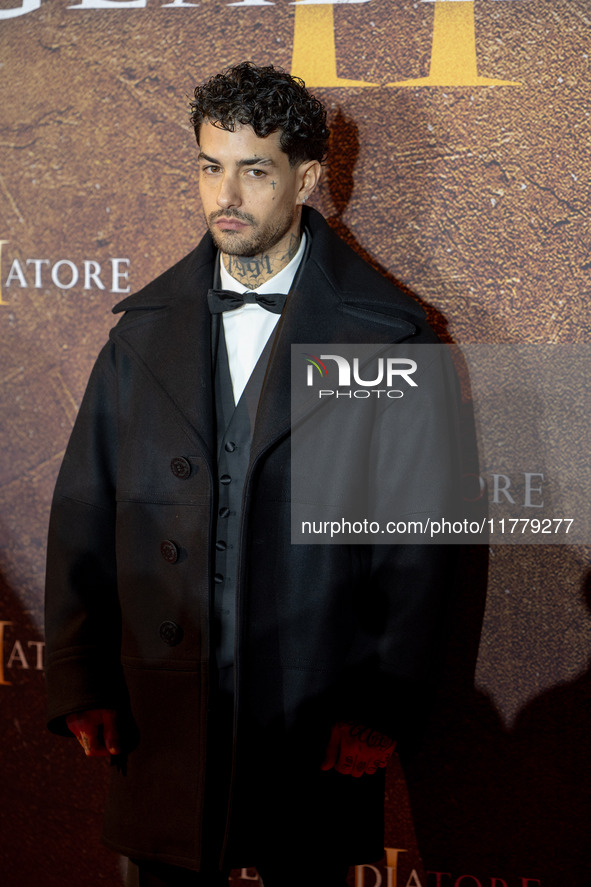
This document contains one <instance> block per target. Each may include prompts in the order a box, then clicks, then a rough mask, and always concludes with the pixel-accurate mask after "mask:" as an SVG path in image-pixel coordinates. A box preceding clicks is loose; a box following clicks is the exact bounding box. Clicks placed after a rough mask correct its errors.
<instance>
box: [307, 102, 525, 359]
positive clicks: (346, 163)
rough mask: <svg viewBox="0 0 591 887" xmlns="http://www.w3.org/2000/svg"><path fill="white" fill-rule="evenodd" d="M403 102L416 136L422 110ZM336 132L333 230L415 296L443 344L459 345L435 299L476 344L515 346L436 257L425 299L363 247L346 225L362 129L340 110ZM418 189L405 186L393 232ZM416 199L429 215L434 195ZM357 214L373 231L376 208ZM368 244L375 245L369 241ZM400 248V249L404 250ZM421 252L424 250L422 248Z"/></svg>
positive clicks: (403, 114)
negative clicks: (450, 310)
mask: <svg viewBox="0 0 591 887" xmlns="http://www.w3.org/2000/svg"><path fill="white" fill-rule="evenodd" d="M397 101H398V107H397V113H398V116H399V117H400V119H401V120H403V121H404V126H405V129H406V130H409V129H410V130H412V131H413V132H414V130H416V129H417V128H418V127H419V122H420V121H419V118H417V109H416V107H414V106H413V107H411V106H410V105H409V107H408V108H406V107H405V105H404V103H405V102H409V101H410V99H409V97H405V96H404V95H402V94H401V95H400V96H399V97H398V100H397ZM330 128H331V138H330V153H329V157H328V162H327V166H326V182H327V189H328V194H329V200H327V201H326V202H327V204H329V205H328V206H322V205H321V206H320V208H321V210H322V211H323V213H324V215H325V216H326V218H327V222H328V224H329V225H330V226H331V228H332V229H333V230H334V231H335V232H336V233H337V234H338V235H339V236H340V237H341V238H342V239H343V240H344V241H345V243H347V244H348V245H349V246H350V247H351V248H352V249H353V250H354V251H355V252H356V253H357V254H358V255H359V256H361V258H362V259H364V260H365V261H366V262H367V263H368V264H369V265H371V266H372V267H373V268H375V269H376V270H377V271H379V273H380V274H382V275H383V276H384V277H386V278H387V279H388V280H390V281H391V282H392V283H394V284H395V285H396V286H398V287H400V288H401V289H402V290H403V291H404V292H406V293H408V294H409V295H411V296H412V297H413V298H414V299H415V300H416V301H417V302H418V303H419V304H420V305H421V306H422V307H423V309H424V310H425V313H426V315H427V319H428V321H429V323H430V324H431V326H432V327H433V329H434V330H435V332H436V333H437V335H438V336H439V337H440V339H441V340H442V341H443V342H447V343H449V344H453V343H454V339H453V338H452V335H451V333H450V332H449V329H448V323H449V321H448V319H447V318H446V316H445V315H444V314H443V313H442V312H441V311H439V310H438V309H437V308H436V307H435V306H434V305H433V304H430V301H429V299H430V298H433V297H434V296H438V297H439V298H442V299H443V300H444V302H445V303H446V304H448V303H449V304H452V305H453V306H454V312H455V314H456V315H460V314H461V316H462V319H463V322H464V324H466V325H468V326H469V328H470V330H471V333H472V335H471V338H472V336H473V337H474V338H473V339H472V340H473V341H482V342H487V341H488V342H510V341H512V336H511V335H510V334H509V332H508V330H507V328H506V326H505V324H504V321H502V320H501V318H500V317H499V316H498V315H492V314H490V313H489V311H488V310H487V309H486V308H485V307H483V305H482V304H480V303H479V302H478V301H477V300H476V299H475V298H471V297H469V296H467V295H466V293H465V292H464V291H463V290H462V289H461V288H460V286H459V284H458V283H457V282H455V281H454V280H450V279H449V278H444V277H443V276H441V275H440V273H439V271H438V269H437V266H436V264H435V261H434V260H432V258H431V257H425V258H424V263H425V266H426V267H425V271H426V275H425V280H427V281H428V287H429V292H427V293H425V294H424V295H423V293H418V292H415V291H414V290H411V289H410V288H409V287H408V286H407V285H406V284H405V283H404V282H403V281H402V280H400V279H398V278H396V277H395V275H394V274H393V273H392V272H391V271H390V270H388V269H387V268H385V267H384V266H383V265H381V264H380V262H378V261H377V259H376V258H375V256H373V255H371V254H370V253H369V252H368V251H367V250H366V249H365V247H363V246H362V245H361V244H360V243H359V241H358V240H357V237H356V236H355V234H354V233H353V232H352V231H351V230H350V228H348V227H347V225H346V224H345V222H344V220H343V219H344V215H345V212H346V210H347V208H348V206H349V203H350V201H351V197H352V194H353V190H354V186H355V180H354V170H355V165H356V163H357V160H358V159H359V155H360V151H361V149H360V142H359V129H358V126H357V123H356V122H355V120H354V119H352V118H351V117H348V116H347V114H346V113H345V112H344V111H343V109H342V108H340V107H339V108H338V110H337V111H336V113H335V115H334V117H333V118H332V119H331V120H330ZM422 139H424V133H423V131H422V130H420V131H417V132H416V138H415V141H416V142H417V143H420V141H421V140H422ZM374 162H375V161H374ZM379 162H380V163H381V162H385V161H383V160H380V161H379ZM322 184H323V183H322V182H321V192H322ZM412 188H413V183H412V182H411V183H408V182H405V183H404V186H403V188H401V190H400V192H399V193H400V197H401V203H400V207H397V205H396V202H394V203H393V205H392V206H391V210H390V218H391V221H392V223H393V229H395V223H396V221H400V218H399V217H401V214H402V216H405V215H406V213H408V212H409V208H408V206H407V202H408V197H409V193H410V194H411V195H412V193H413V191H412ZM409 189H410V192H409ZM396 193H398V192H396ZM416 194H417V200H419V199H420V201H421V206H422V207H423V208H422V211H424V207H428V206H429V195H427V194H425V193H424V189H423V188H422V186H421V188H417V191H416ZM405 201H406V202H405ZM321 202H322V201H321ZM423 205H424V206H423ZM356 209H358V210H359V216H360V218H361V219H363V220H364V222H365V224H366V225H370V226H371V224H372V222H371V221H368V219H371V213H370V212H369V210H370V207H369V206H367V205H365V206H363V205H362V206H359V207H357V206H356ZM366 233H368V234H369V233H371V232H369V231H367V229H366V231H364V232H363V233H362V235H361V236H362V237H365V234H366ZM377 236H378V237H381V238H383V237H384V236H387V235H385V234H384V231H383V230H382V232H381V234H378V235H377ZM367 239H368V240H371V238H369V237H368V238H367ZM404 242H405V243H406V242H407V238H406V237H405V238H404ZM383 246H384V248H386V249H390V248H391V247H392V248H393V249H395V242H394V240H393V243H392V244H390V243H389V242H388V243H385V244H383ZM398 248H400V246H399V247H398ZM422 248H424V247H422ZM417 249H419V248H418V247H417ZM394 261H395V260H394ZM395 270H396V269H394V271H395ZM426 285H427V284H426Z"/></svg>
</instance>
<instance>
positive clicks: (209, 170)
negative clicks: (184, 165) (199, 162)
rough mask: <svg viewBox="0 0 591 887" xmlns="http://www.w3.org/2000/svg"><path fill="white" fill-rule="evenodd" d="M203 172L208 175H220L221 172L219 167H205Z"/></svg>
mask: <svg viewBox="0 0 591 887" xmlns="http://www.w3.org/2000/svg"><path fill="white" fill-rule="evenodd" d="M202 171H203V172H206V173H218V172H219V171H220V167H219V166H203V167H202Z"/></svg>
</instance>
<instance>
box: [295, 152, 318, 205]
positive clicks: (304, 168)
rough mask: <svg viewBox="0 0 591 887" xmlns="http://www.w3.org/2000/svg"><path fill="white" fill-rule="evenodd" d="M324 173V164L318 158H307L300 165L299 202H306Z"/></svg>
mask: <svg viewBox="0 0 591 887" xmlns="http://www.w3.org/2000/svg"><path fill="white" fill-rule="evenodd" d="M321 174H322V166H321V165H320V162H319V161H318V160H305V161H304V162H303V163H302V164H301V165H300V189H299V191H298V201H297V202H298V203H305V202H306V200H307V199H308V197H309V196H310V194H312V192H313V191H314V189H315V188H316V185H317V184H318V182H319V181H320V176H321Z"/></svg>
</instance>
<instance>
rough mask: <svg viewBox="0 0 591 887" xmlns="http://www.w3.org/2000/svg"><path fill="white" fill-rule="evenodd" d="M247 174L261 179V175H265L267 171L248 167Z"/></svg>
mask: <svg viewBox="0 0 591 887" xmlns="http://www.w3.org/2000/svg"><path fill="white" fill-rule="evenodd" d="M248 174H249V175H250V176H252V177H253V178H254V179H262V178H263V176H265V175H267V173H266V172H264V170H262V169H249V170H248Z"/></svg>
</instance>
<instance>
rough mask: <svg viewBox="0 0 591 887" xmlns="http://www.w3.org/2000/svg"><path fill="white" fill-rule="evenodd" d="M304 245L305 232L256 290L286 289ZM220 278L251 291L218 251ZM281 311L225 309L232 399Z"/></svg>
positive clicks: (239, 289) (226, 286)
mask: <svg viewBox="0 0 591 887" xmlns="http://www.w3.org/2000/svg"><path fill="white" fill-rule="evenodd" d="M305 248H306V235H305V234H302V239H301V241H300V245H299V248H298V251H297V253H296V254H295V256H294V257H293V259H292V260H291V261H290V262H289V264H287V265H286V266H285V268H282V269H281V271H279V272H278V273H277V274H275V275H274V276H273V277H271V278H270V279H269V280H266V281H265V283H262V284H261V285H260V286H257V288H256V292H257V293H261V295H264V294H265V293H288V292H289V289H290V287H291V284H292V283H293V279H294V277H295V275H296V271H297V270H298V268H299V265H300V262H301V261H302V256H303V255H304V250H305ZM219 261H220V282H221V285H222V289H225V290H231V291H232V292H235V293H247V292H252V291H253V289H252V287H247V286H244V284H243V283H240V282H239V281H238V280H236V278H234V277H232V275H231V274H229V273H228V272H227V271H226V268H225V266H224V263H223V261H222V256H221V253H220V259H219ZM280 316H281V315H280V314H273V312H271V311H267V309H266V308H263V307H262V306H261V305H258V304H257V303H253V304H245V305H243V306H242V307H241V308H236V309H235V310H234V311H224V312H223V314H222V320H223V323H224V336H225V338H226V350H227V352H228V362H229V364H230V376H231V378H232V389H233V391H234V403H235V404H236V403H238V401H239V400H240V396H241V395H242V392H243V391H244V389H245V387H246V383H247V382H248V380H249V379H250V375H251V373H252V371H253V369H254V368H255V365H256V362H257V360H258V359H259V357H260V356H261V353H262V351H263V348H264V347H265V345H266V344H267V342H268V340H269V336H270V335H271V333H272V332H273V330H274V329H275V327H276V325H277V322H278V321H279V318H280Z"/></svg>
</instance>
